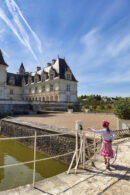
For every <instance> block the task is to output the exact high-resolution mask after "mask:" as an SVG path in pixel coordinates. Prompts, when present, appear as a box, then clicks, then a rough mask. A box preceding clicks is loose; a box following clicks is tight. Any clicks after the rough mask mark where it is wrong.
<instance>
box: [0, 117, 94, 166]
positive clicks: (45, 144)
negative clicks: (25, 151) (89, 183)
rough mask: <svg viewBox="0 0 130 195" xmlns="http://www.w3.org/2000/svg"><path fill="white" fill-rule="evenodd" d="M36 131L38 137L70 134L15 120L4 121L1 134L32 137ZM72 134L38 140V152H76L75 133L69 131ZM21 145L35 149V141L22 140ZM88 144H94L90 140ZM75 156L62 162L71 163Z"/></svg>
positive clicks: (53, 154)
mask: <svg viewBox="0 0 130 195" xmlns="http://www.w3.org/2000/svg"><path fill="white" fill-rule="evenodd" d="M35 130H36V131H37V135H49V134H57V133H58V134H59V133H68V130H69V129H65V128H58V127H53V126H48V125H42V124H35V123H33V124H32V123H29V122H24V121H18V120H15V119H3V120H2V122H1V134H2V135H5V136H7V137H19V136H31V135H34V133H35ZM69 132H70V134H66V135H62V136H52V137H42V138H37V150H39V151H42V152H44V153H45V154H47V155H49V156H55V155H61V154H65V153H68V152H71V151H74V150H75V131H73V130H69ZM19 141H20V142H21V143H23V144H25V145H27V146H29V147H30V146H31V147H33V144H34V139H33V138H26V139H20V140H19ZM88 142H92V140H91V139H90V138H89V139H88ZM72 156H73V154H70V155H67V156H63V157H60V158H59V159H60V160H61V161H64V162H66V163H70V162H71V159H72Z"/></svg>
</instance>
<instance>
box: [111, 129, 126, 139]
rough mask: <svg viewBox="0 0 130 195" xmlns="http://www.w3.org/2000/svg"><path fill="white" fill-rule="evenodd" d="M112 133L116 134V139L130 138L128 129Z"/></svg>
mask: <svg viewBox="0 0 130 195" xmlns="http://www.w3.org/2000/svg"><path fill="white" fill-rule="evenodd" d="M114 133H115V134H116V139H119V138H123V137H126V136H127V137H130V129H122V130H115V131H114Z"/></svg>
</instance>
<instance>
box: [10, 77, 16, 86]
mask: <svg viewBox="0 0 130 195" xmlns="http://www.w3.org/2000/svg"><path fill="white" fill-rule="evenodd" d="M9 84H10V85H15V79H14V77H13V76H11V77H10V78H9Z"/></svg>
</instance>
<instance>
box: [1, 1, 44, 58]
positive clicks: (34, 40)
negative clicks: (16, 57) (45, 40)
mask: <svg viewBox="0 0 130 195" xmlns="http://www.w3.org/2000/svg"><path fill="white" fill-rule="evenodd" d="M5 2H6V5H7V7H8V11H9V12H10V14H11V16H12V19H10V18H9V17H8V16H7V13H6V12H5V11H4V10H2V9H0V18H1V19H2V20H3V21H4V22H5V23H6V24H7V25H8V27H9V28H10V29H11V30H12V31H13V33H14V34H15V35H16V37H17V38H18V39H19V41H20V42H21V43H22V44H23V45H24V46H25V47H26V48H28V50H29V51H30V52H31V54H32V55H33V57H34V58H35V60H37V61H39V58H38V57H37V56H40V55H41V54H42V44H41V41H40V39H39V38H38V36H37V35H36V33H35V32H34V31H33V30H32V28H31V27H30V25H29V24H28V22H27V21H26V19H25V18H24V16H23V14H22V12H21V10H20V8H19V7H18V5H17V4H16V3H15V1H14V0H5ZM34 45H35V49H34V47H33V46H34Z"/></svg>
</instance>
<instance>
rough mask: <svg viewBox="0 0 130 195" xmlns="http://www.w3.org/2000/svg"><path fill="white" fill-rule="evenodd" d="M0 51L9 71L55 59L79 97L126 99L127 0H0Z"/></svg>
mask: <svg viewBox="0 0 130 195" xmlns="http://www.w3.org/2000/svg"><path fill="white" fill-rule="evenodd" d="M0 48H1V49H2V50H3V53H4V58H5V60H6V62H7V63H8V64H9V68H8V71H10V72H17V70H18V68H19V66H20V64H21V62H23V63H24V65H25V68H26V70H27V71H31V72H32V71H35V70H36V67H37V66H41V67H45V66H46V63H47V62H50V61H51V60H52V59H53V58H54V59H55V58H57V56H58V55H59V56H60V57H61V58H64V57H65V59H66V61H67V63H68V65H69V66H70V68H71V70H72V72H73V73H74V75H75V77H76V79H77V80H78V81H79V83H78V95H81V94H87V95H89V94H101V95H103V96H105V95H107V96H123V97H125V96H130V1H129V0H22V1H21V0H0Z"/></svg>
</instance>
